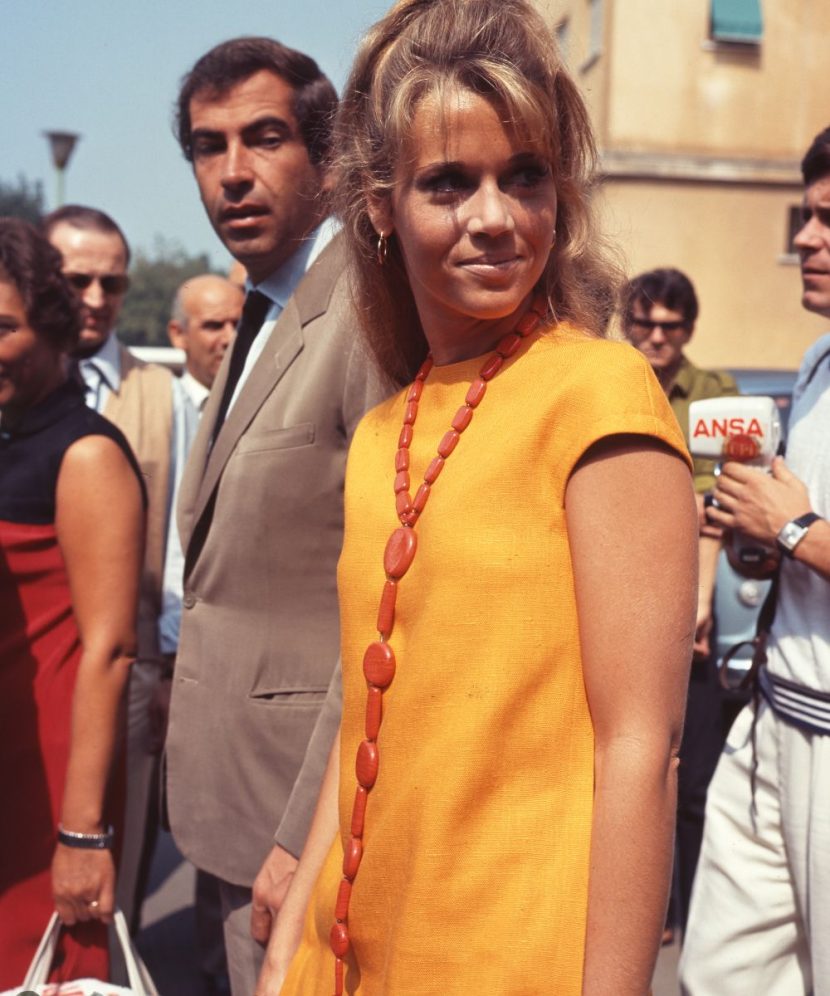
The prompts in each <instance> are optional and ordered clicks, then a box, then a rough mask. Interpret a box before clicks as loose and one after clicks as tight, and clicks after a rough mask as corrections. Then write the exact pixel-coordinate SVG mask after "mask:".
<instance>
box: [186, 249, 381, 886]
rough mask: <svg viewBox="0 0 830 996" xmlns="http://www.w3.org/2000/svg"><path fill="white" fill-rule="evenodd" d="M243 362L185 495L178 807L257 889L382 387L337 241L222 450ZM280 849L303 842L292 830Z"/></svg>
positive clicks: (299, 760)
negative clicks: (349, 473) (348, 473)
mask: <svg viewBox="0 0 830 996" xmlns="http://www.w3.org/2000/svg"><path fill="white" fill-rule="evenodd" d="M229 359H230V351H229V353H228V356H227V357H226V359H225V363H224V364H223V367H222V369H221V370H220V371H219V374H218V376H217V379H216V383H215V385H214V389H213V391H212V393H211V396H210V398H209V400H208V403H207V406H206V408H205V411H204V415H203V417H202V421H201V425H200V428H199V433H198V435H197V436H196V440H195V442H194V445H193V449H192V451H191V455H190V459H189V462H188V465H187V468H186V470H185V474H184V478H183V480H182V485H181V492H180V499H179V507H178V521H179V530H180V534H181V539H182V546H183V549H184V551H185V561H186V564H185V583H184V608H183V611H182V625H181V636H180V644H179V654H178V659H177V662H176V670H175V675H174V682H173V695H172V703H171V713H170V726H169V731H168V739H167V802H168V811H169V816H170V823H171V827H172V830H173V833H174V835H175V838H176V841H177V843H178V845H179V847H180V848H181V850H182V851H183V853H184V854H186V855H187V857H188V858H190V859H191V860H192V861H193V862H194V864H196V865H197V866H198V867H199V868H203V869H205V870H207V871H209V872H211V873H213V874H215V875H218V876H219V877H220V878H222V879H224V880H225V881H227V882H231V883H235V884H237V885H242V886H249V885H251V884H252V882H253V879H254V877H255V876H256V873H257V872H258V870H259V867H260V865H261V863H262V861H263V859H264V858H265V856H266V854H267V853H268V851H269V850H270V848H271V847H272V846H273V835H274V831H275V830H276V828H277V826H278V824H279V823H280V820H281V819H282V817H283V813H284V809H285V806H286V803H287V801H288V798H289V795H290V794H291V792H292V788H293V786H294V782H295V779H296V777H297V774H298V772H299V770H300V767H301V765H302V764H303V761H304V758H305V754H306V749H307V747H308V744H309V739H310V737H311V734H312V731H313V729H314V725H315V721H316V720H317V717H318V713H319V711H320V708H321V706H322V703H323V700H324V699H325V696H326V689H327V687H328V685H329V681H330V679H331V677H332V672H333V669H334V667H335V664H336V662H337V660H338V654H339V626H338V613H337V591H336V578H335V570H336V564H337V559H338V556H339V554H340V545H341V538H342V530H343V500H342V497H343V478H344V473H345V462H346V452H347V449H348V445H349V441H350V439H351V436H352V434H353V432H354V429H355V427H356V425H357V423H358V421H359V420H360V418H361V416H362V415H363V413H364V412H365V411H366V409H367V408H368V407H370V406H371V405H372V404H374V403H375V402H376V401H378V400H380V398H381V396H382V392H381V389H380V387H379V380H378V378H377V375H375V374H374V373H373V372H372V370H373V368H372V366H371V363H370V361H369V359H368V357H367V355H366V353H365V351H364V348H363V346H362V344H361V342H360V340H359V338H358V335H357V332H356V329H355V323H354V318H353V315H352V311H351V305H350V300H349V293H348V287H347V283H346V278H345V274H344V272H343V262H342V257H341V253H340V249H339V247H338V245H337V244H336V243H335V244H332V245H331V246H329V247H328V248H327V249H326V250H325V251H324V252H323V253H322V254H321V256H320V257H319V259H318V260H317V261H316V262H315V263H314V265H313V266H312V267H311V269H310V270H309V272H308V273H307V274H306V276H305V277H304V278H303V280H302V281H301V283H300V285H299V286H298V288H297V290H296V291H295V293H294V295H293V297H292V298H291V300H290V301H289V302H288V304H287V306H286V308H285V310H284V311H283V313H282V315H281V316H280V318H279V320H278V321H277V323H276V324H275V325H274V327H273V330H272V331H271V333H270V336H269V339H268V342H267V344H266V347H265V349H264V351H263V353H262V355H261V356H260V357H259V359H258V360H257V362H256V364H255V365H254V367H253V369H252V371H251V373H250V376H249V378H248V380H247V381H246V382H245V384H244V386H243V388H242V390H241V392H240V394H239V397H238V398H237V400H236V402H235V404H234V406H233V407H232V408H231V410H230V412H229V414H228V417H227V419H226V421H225V424H224V425H223V426H222V429H221V431H220V432H219V435H218V437H217V439H216V442H215V444H214V446H213V448H212V449H210V436H211V434H212V431H213V427H214V423H215V420H216V413H217V410H218V407H219V402H220V399H221V397H222V392H223V389H224V385H225V381H226V378H227V371H228V363H229ZM315 739H316V740H319V739H320V738H319V737H318V738H315ZM317 749H318V750H319V751H327V749H328V748H327V745H326V744H320V745H319V746H318V748H317ZM320 767H321V766H320ZM317 788H318V786H316V785H314V786H309V788H308V790H307V792H306V798H305V799H297V798H296V794H295V797H294V798H292V805H299V806H301V807H302V808H303V809H304V811H305V815H304V816H303V818H301V819H299V820H298V821H297V822H296V826H297V828H298V829H297V831H296V839H295V840H294V841H293V846H292V847H290V849H291V850H292V851H293V852H294V853H296V854H299V852H300V850H301V849H302V845H303V841H304V836H305V833H306V832H307V826H308V822H309V820H310V815H311V813H312V811H313V807H314V803H315V801H316V792H317ZM281 842H282V843H283V844H284V846H289V844H290V843H291V842H290V841H287V840H286V837H285V835H284V834H283V836H282V837H281Z"/></svg>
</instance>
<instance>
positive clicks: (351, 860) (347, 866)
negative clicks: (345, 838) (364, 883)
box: [343, 837, 363, 882]
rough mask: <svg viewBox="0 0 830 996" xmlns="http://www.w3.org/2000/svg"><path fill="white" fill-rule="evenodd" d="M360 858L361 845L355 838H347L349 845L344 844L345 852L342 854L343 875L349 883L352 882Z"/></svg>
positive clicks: (361, 853) (361, 852) (361, 855)
mask: <svg viewBox="0 0 830 996" xmlns="http://www.w3.org/2000/svg"><path fill="white" fill-rule="evenodd" d="M362 857H363V844H362V843H361V842H360V840H359V839H358V838H357V837H351V838H349V843H348V844H346V850H345V853H344V854H343V874H344V875H345V876H346V878H347V879H348V880H349V881H350V882H354V878H355V875H357V870H358V868H359V867H360V859H361V858H362Z"/></svg>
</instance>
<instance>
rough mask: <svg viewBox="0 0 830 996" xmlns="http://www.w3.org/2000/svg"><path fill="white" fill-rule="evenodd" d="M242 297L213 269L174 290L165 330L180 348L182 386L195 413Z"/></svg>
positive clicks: (231, 331) (207, 389)
mask: <svg viewBox="0 0 830 996" xmlns="http://www.w3.org/2000/svg"><path fill="white" fill-rule="evenodd" d="M244 300H245V293H244V291H243V290H242V288H241V287H239V285H238V284H235V283H232V282H231V281H230V280H227V279H226V278H225V277H220V276H218V275H217V274H214V273H206V274H203V275H202V276H199V277H192V278H191V279H190V280H186V281H185V282H184V283H183V284H182V285H181V287H180V288H179V289H178V291H177V292H176V297H175V298H174V300H173V314H172V317H171V319H170V322H169V323H168V326H167V334H168V335H169V337H170V341H171V342H172V343H173V345H174V346H175V347H176V348H177V349H182V350H184V354H185V371H184V374H183V375H182V386H183V387H184V388H185V390H186V392H187V395H188V397H189V398H190V399H191V400H192V401H193V403H194V405H195V407H196V410H197V412H199V413H201V410H202V407H203V406H204V403H205V401H206V400H207V396H208V394H209V392H210V388H211V386H212V384H213V381H214V378H215V377H216V374H217V371H218V370H219V367H220V365H221V363H222V357H223V356H224V355H225V351H226V350H227V348H228V346H229V345H230V344H231V342H233V336H234V332H235V330H236V326H237V323H238V322H239V318H240V316H241V314H242V304H243V302H244Z"/></svg>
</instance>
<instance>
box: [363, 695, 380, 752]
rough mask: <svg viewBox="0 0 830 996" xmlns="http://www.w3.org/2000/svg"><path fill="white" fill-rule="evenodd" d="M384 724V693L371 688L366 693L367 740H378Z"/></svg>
mask: <svg viewBox="0 0 830 996" xmlns="http://www.w3.org/2000/svg"><path fill="white" fill-rule="evenodd" d="M382 722H383V692H382V691H381V690H380V689H379V688H370V689H369V690H368V692H367V693H366V739H367V740H377V738H378V734H379V733H380V724H381V723H382Z"/></svg>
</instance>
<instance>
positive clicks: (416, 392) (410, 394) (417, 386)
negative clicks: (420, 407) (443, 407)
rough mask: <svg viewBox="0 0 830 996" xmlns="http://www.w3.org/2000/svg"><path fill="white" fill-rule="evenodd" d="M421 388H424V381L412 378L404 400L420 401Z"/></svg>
mask: <svg viewBox="0 0 830 996" xmlns="http://www.w3.org/2000/svg"><path fill="white" fill-rule="evenodd" d="M423 390H424V382H423V381H422V380H414V381H413V382H412V383H411V384H410V385H409V390H408V391H407V393H406V400H407V401H420V400H421V394H422V393H423Z"/></svg>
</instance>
